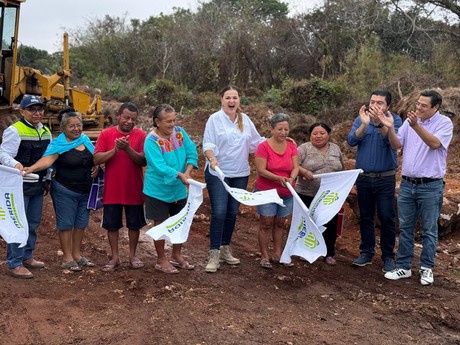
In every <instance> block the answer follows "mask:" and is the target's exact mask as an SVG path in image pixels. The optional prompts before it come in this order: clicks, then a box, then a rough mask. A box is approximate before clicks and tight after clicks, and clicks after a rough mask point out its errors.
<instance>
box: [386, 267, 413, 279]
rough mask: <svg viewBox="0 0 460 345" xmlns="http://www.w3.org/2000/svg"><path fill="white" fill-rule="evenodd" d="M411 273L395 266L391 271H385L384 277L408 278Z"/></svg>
mask: <svg viewBox="0 0 460 345" xmlns="http://www.w3.org/2000/svg"><path fill="white" fill-rule="evenodd" d="M411 275H412V271H411V270H405V269H404V268H395V269H394V270H393V271H390V272H387V273H385V276H384V277H385V278H387V279H390V280H398V279H402V278H410V277H411Z"/></svg>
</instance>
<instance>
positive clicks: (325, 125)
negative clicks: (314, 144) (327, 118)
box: [308, 122, 332, 135]
mask: <svg viewBox="0 0 460 345" xmlns="http://www.w3.org/2000/svg"><path fill="white" fill-rule="evenodd" d="M316 127H323V128H324V129H325V130H326V132H327V134H331V132H332V129H331V127H329V126H328V125H327V124H325V123H324V122H315V123H314V124H312V125H311V126H310V129H309V130H308V134H309V135H311V133H312V132H313V130H314V129H315V128H316Z"/></svg>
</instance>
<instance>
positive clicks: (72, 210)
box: [51, 180, 89, 231]
mask: <svg viewBox="0 0 460 345" xmlns="http://www.w3.org/2000/svg"><path fill="white" fill-rule="evenodd" d="M51 198H52V199H53V205H54V211H55V213H56V229H57V230H58V231H65V230H72V229H75V228H76V229H84V228H86V227H87V226H88V223H89V210H88V208H87V207H86V206H87V204H88V198H89V193H86V194H85V193H77V192H74V191H72V190H70V189H68V188H67V187H65V186H64V185H62V184H60V183H59V182H58V181H56V180H53V182H51Z"/></svg>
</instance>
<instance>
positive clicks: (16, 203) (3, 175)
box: [0, 165, 29, 247]
mask: <svg viewBox="0 0 460 345" xmlns="http://www.w3.org/2000/svg"><path fill="white" fill-rule="evenodd" d="M0 181H2V183H1V185H0V191H1V195H0V235H1V236H2V237H3V238H4V240H5V241H6V243H20V244H21V245H20V247H24V246H25V245H26V243H27V238H28V237H29V224H28V223H27V218H26V212H25V209H24V192H23V188H22V182H23V179H22V173H21V171H19V170H18V169H14V168H9V167H6V166H3V165H0Z"/></svg>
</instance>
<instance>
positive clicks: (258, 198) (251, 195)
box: [215, 167, 284, 206]
mask: <svg viewBox="0 0 460 345" xmlns="http://www.w3.org/2000/svg"><path fill="white" fill-rule="evenodd" d="M215 171H216V173H217V176H218V177H219V179H220V180H221V181H222V183H223V184H224V188H225V190H226V191H227V192H229V193H230V195H231V196H232V197H233V198H234V199H236V200H238V201H239V202H240V203H242V204H244V205H247V206H257V205H264V204H270V203H275V204H278V205H281V206H284V203H283V199H281V198H280V197H279V195H278V192H277V191H276V189H270V190H264V191H259V192H248V191H247V190H245V189H241V188H233V187H230V186H229V185H228V184H227V183H225V181H224V179H225V175H224V173H223V172H222V170H220V169H219V167H216V169H215Z"/></svg>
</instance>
